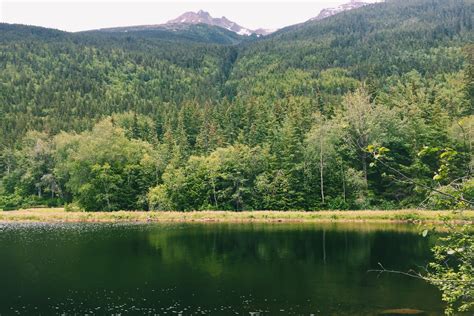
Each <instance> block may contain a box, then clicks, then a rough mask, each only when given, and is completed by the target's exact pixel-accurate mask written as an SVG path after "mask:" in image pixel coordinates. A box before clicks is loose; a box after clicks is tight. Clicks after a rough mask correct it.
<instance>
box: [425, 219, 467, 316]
mask: <svg viewBox="0 0 474 316" xmlns="http://www.w3.org/2000/svg"><path fill="white" fill-rule="evenodd" d="M446 225H447V227H448V228H449V234H447V235H446V236H444V237H441V238H440V239H441V240H440V242H439V243H438V244H437V245H436V246H435V247H434V248H433V253H434V257H435V261H434V262H432V263H430V269H431V270H430V273H429V274H428V276H427V279H428V281H429V282H430V283H432V284H433V285H435V286H437V287H438V288H439V289H440V290H441V293H442V299H443V301H445V302H446V303H447V307H446V310H445V312H446V315H456V314H457V313H461V312H472V311H474V264H473V262H474V234H473V233H472V227H470V225H464V226H463V227H462V228H459V227H452V226H451V225H449V224H446Z"/></svg>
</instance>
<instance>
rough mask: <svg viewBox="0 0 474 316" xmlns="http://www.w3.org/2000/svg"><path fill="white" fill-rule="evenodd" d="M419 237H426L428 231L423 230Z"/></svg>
mask: <svg viewBox="0 0 474 316" xmlns="http://www.w3.org/2000/svg"><path fill="white" fill-rule="evenodd" d="M421 235H422V236H423V237H426V236H428V229H425V230H424V231H423V232H422V233H421Z"/></svg>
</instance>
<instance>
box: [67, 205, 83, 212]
mask: <svg viewBox="0 0 474 316" xmlns="http://www.w3.org/2000/svg"><path fill="white" fill-rule="evenodd" d="M64 211H65V212H84V209H83V208H81V207H80V206H79V205H77V204H76V203H66V204H64Z"/></svg>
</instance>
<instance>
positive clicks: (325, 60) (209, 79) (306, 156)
mask: <svg viewBox="0 0 474 316" xmlns="http://www.w3.org/2000/svg"><path fill="white" fill-rule="evenodd" d="M473 16H474V3H473V2H472V1H469V0H413V1H397V0H392V1H386V2H384V3H379V4H374V5H369V6H367V7H364V8H361V9H357V10H354V11H350V12H345V13H342V14H338V15H336V16H333V17H330V18H327V19H324V20H321V21H309V22H306V23H302V24H299V25H295V26H290V27H288V28H284V29H282V30H279V31H278V32H276V33H273V34H271V35H269V36H265V37H261V38H256V37H249V38H244V37H241V36H236V35H232V34H230V33H228V32H224V31H223V30H219V29H218V28H216V27H209V26H203V25H197V26H195V27H194V28H193V27H190V29H191V30H189V29H185V30H183V31H182V32H178V33H177V34H168V33H166V32H164V31H160V32H154V31H142V32H135V33H134V32H128V33H120V32H101V31H90V32H80V33H67V32H61V31H57V30H52V29H44V28H39V27H33V26H22V25H10V24H0V34H1V35H0V210H1V209H4V210H9V209H18V208H22V207H23V208H24V207H31V206H62V205H65V207H66V210H85V211H116V210H151V211H153V210H182V211H190V210H235V211H239V210H321V209H398V208H413V207H424V208H428V209H451V208H453V209H454V208H461V209H466V208H472V207H473V205H474V204H473V203H474V202H473V201H474V179H473V177H472V174H473V171H474V169H473V168H474V151H473V148H472V146H473V140H474V128H473V127H474V111H473V110H474V44H473V42H474V41H473V40H474V32H473Z"/></svg>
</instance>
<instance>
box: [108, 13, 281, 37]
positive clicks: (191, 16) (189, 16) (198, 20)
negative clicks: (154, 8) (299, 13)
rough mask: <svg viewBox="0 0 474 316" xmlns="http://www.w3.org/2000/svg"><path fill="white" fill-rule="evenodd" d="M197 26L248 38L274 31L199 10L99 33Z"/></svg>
mask: <svg viewBox="0 0 474 316" xmlns="http://www.w3.org/2000/svg"><path fill="white" fill-rule="evenodd" d="M197 24H206V25H211V26H217V27H220V28H223V29H226V30H229V31H231V32H234V33H236V34H238V35H242V36H250V35H257V36H262V35H267V34H270V33H272V32H273V31H275V30H268V29H262V28H259V29H256V30H251V29H248V28H246V27H243V26H241V25H239V24H237V23H236V22H233V21H230V20H229V19H227V18H226V17H225V16H223V17H221V18H214V17H212V16H211V15H210V14H209V12H206V11H204V10H199V11H198V12H191V11H189V12H185V13H183V14H181V15H180V16H178V17H177V18H175V19H172V20H169V21H168V22H166V23H163V24H152V25H137V26H125V27H116V28H106V29H101V31H110V32H129V31H146V30H154V29H170V30H175V29H181V28H182V27H184V26H189V25H197Z"/></svg>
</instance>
